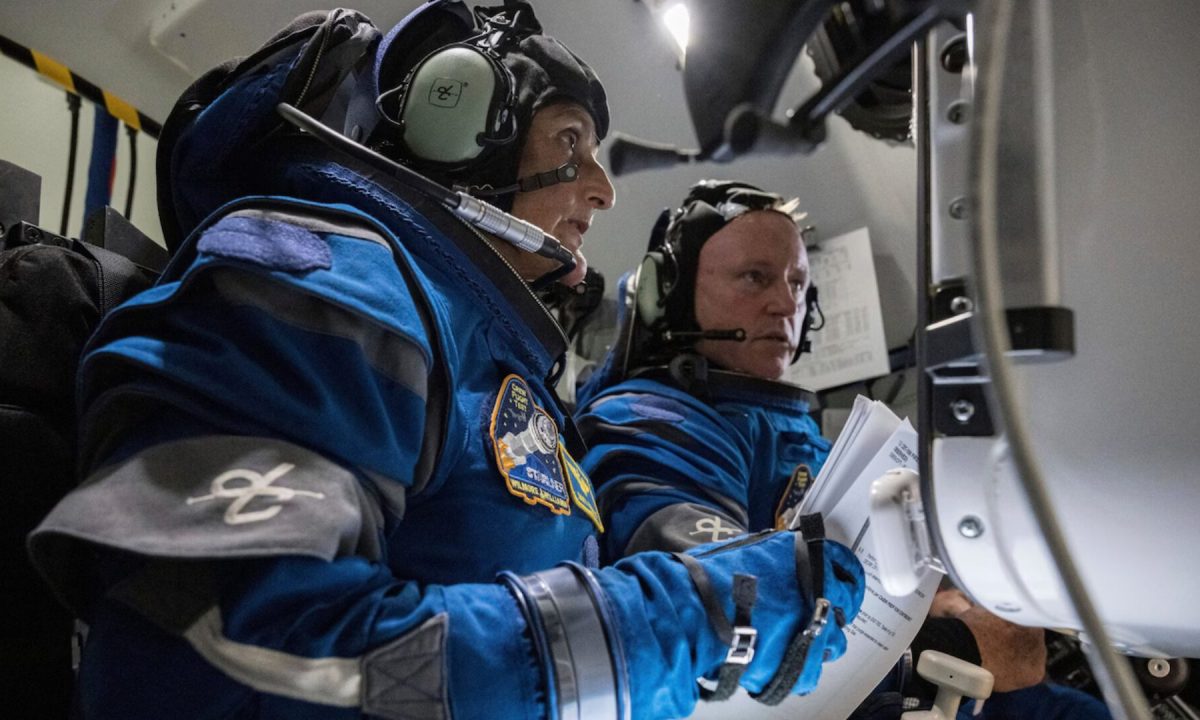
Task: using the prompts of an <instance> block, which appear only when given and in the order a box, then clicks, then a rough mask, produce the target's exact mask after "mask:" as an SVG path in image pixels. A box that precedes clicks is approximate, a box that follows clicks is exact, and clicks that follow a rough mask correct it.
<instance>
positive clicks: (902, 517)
mask: <svg viewBox="0 0 1200 720" xmlns="http://www.w3.org/2000/svg"><path fill="white" fill-rule="evenodd" d="M924 518H925V515H924V510H923V508H922V506H921V490H920V478H919V476H918V475H917V474H916V473H915V472H913V471H912V470H909V469H907V468H894V469H892V470H888V471H887V472H886V473H884V474H883V475H881V476H880V477H879V478H877V479H876V480H875V482H873V483H872V484H871V529H872V533H871V534H872V536H873V538H874V544H875V557H876V559H877V560H878V561H879V579H880V581H881V582H882V583H883V589H884V590H886V591H887V593H888V594H889V595H892V596H894V597H904V596H906V595H909V594H911V593H912V592H913V591H914V590H916V589H917V586H918V585H919V584H920V582H921V578H922V577H924V575H925V572H926V570H925V568H926V567H927V566H928V564H929V563H928V559H927V558H926V554H925V552H924V550H923V548H922V547H921V543H920V542H919V538H918V537H917V536H916V533H918V532H925V527H924Z"/></svg>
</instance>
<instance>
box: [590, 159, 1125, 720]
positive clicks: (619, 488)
mask: <svg viewBox="0 0 1200 720" xmlns="http://www.w3.org/2000/svg"><path fill="white" fill-rule="evenodd" d="M797 205H798V201H797V200H785V199H784V198H783V197H781V196H779V195H776V194H774V193H769V192H764V191H763V190H761V189H759V188H757V187H755V186H752V185H749V184H747V183H743V182H738V181H722V180H705V181H701V182H698V183H696V184H695V185H693V186H692V188H691V189H690V190H689V192H688V195H687V197H686V198H685V199H684V201H683V203H682V204H681V205H680V206H679V207H678V208H676V209H674V210H669V211H664V213H663V215H662V216H660V218H659V222H658V223H657V224H656V226H655V228H654V230H653V232H652V233H651V240H650V245H649V248H648V251H647V254H646V256H645V258H644V260H643V262H642V264H641V266H640V267H639V269H638V272H637V274H636V276H628V277H627V279H626V280H625V281H624V287H623V288H622V290H621V295H622V296H623V297H624V298H625V300H626V303H625V304H624V305H623V306H622V316H621V318H620V322H619V323H618V324H619V331H618V336H619V339H618V342H617V343H616V344H615V346H614V349H613V350H612V351H611V352H610V353H609V355H608V356H607V357H606V358H605V360H604V362H603V363H602V365H601V367H600V368H599V369H598V370H597V372H596V373H595V374H594V375H593V376H592V378H590V379H589V381H588V382H587V384H586V385H585V386H584V387H583V388H581V390H580V392H579V398H580V400H579V410H578V412H577V415H576V422H577V423H578V425H579V427H580V430H581V431H582V432H583V434H584V438H585V440H586V441H587V443H588V445H589V451H588V453H587V455H585V456H584V459H583V460H582V461H581V465H582V466H583V469H584V471H585V472H587V473H588V475H589V476H590V477H591V478H592V481H593V483H594V484H595V486H596V496H597V506H598V507H599V509H600V516H601V519H602V521H603V522H604V523H605V525H606V526H608V529H609V531H608V532H607V533H606V534H605V536H604V543H603V548H602V557H603V559H604V561H605V562H614V561H617V560H619V559H620V558H623V557H626V556H628V555H631V554H634V553H639V552H645V551H647V550H675V551H678V550H683V549H687V548H690V547H693V546H695V545H697V544H699V543H704V542H711V541H714V540H723V539H727V538H730V537H736V536H739V535H741V534H743V533H746V532H750V531H756V530H761V529H762V528H769V527H784V526H786V525H787V523H788V521H789V520H790V513H791V512H792V509H793V508H794V507H795V506H796V505H797V504H798V502H799V501H800V499H801V498H802V497H803V495H804V491H805V489H806V487H807V485H808V483H809V481H810V480H811V479H812V478H813V477H815V475H816V473H818V472H819V471H820V468H821V465H822V464H823V463H824V462H825V459H826V457H827V456H828V453H829V449H830V444H829V442H828V441H827V440H825V439H824V438H822V437H821V436H820V432H819V429H818V428H817V425H816V423H815V422H814V421H813V420H812V418H811V417H810V415H809V411H810V408H811V407H813V405H812V403H813V402H814V401H815V397H814V396H813V395H812V394H811V393H809V392H807V391H805V390H803V389H801V388H798V387H796V386H793V385H791V384H789V383H786V382H782V381H779V380H778V379H779V378H780V377H781V376H782V375H783V374H784V371H785V370H786V369H787V367H788V366H789V365H790V364H791V363H793V362H795V360H796V359H798V357H799V355H800V353H801V352H802V351H803V350H804V349H805V347H806V343H807V341H808V334H809V331H810V330H811V329H812V327H813V325H814V319H815V318H814V315H816V314H817V313H819V310H818V305H817V294H816V290H815V288H814V286H813V284H812V282H811V278H810V277H809V267H808V257H807V252H806V250H805V247H804V244H803V242H802V239H801V234H800V231H799V226H798V221H799V220H800V219H802V218H803V217H804V216H803V214H801V213H798V212H797ZM818 327H819V326H818ZM938 598H939V600H937V601H935V613H934V614H935V615H937V616H938V617H935V618H933V619H931V620H928V621H927V622H926V624H925V625H924V626H923V628H922V631H921V632H920V633H919V635H918V638H917V640H916V642H915V643H914V647H913V651H914V653H915V654H919V652H920V651H921V650H922V649H925V648H930V649H937V650H941V651H943V652H950V653H951V654H955V655H957V656H960V657H964V658H966V659H968V660H971V661H973V662H975V663H981V664H984V665H985V666H986V667H988V668H989V669H990V670H992V671H993V674H994V675H995V677H996V688H997V690H998V691H1000V692H997V693H996V694H995V695H994V696H993V698H992V699H991V700H989V701H988V702H986V703H985V704H984V707H983V717H986V718H992V720H999V719H1004V718H1033V717H1037V718H1048V719H1051V718H1053V719H1057V720H1085V719H1088V718H1105V717H1107V716H1108V714H1107V712H1106V711H1105V710H1104V708H1103V705H1102V704H1101V703H1100V702H1099V701H1098V700H1096V699H1095V698H1091V697H1090V696H1086V695H1083V694H1082V693H1079V692H1078V691H1075V690H1072V689H1069V688H1063V687H1058V686H1050V685H1047V684H1045V683H1040V682H1039V681H1040V680H1041V679H1042V675H1043V674H1044V667H1045V655H1046V649H1045V644H1044V641H1043V640H1042V635H1041V633H1042V631H1041V630H1039V629H1029V628H1019V627H1017V626H1015V625H1012V624H1011V623H1006V622H1004V621H1002V620H1000V619H999V618H995V617H994V616H991V615H990V614H988V613H986V612H985V611H983V610H982V608H977V607H973V606H972V604H971V603H970V601H969V600H967V599H966V597H965V596H964V595H962V594H961V593H959V592H957V591H948V592H947V593H939V595H938ZM1039 650H1040V655H1039ZM899 670H900V672H897V673H896V674H895V676H894V677H890V678H888V679H886V680H885V682H884V683H882V684H881V685H880V687H879V688H878V691H877V692H876V693H874V694H873V695H872V696H871V697H870V698H868V699H867V701H866V702H864V703H863V706H862V708H860V710H859V712H858V713H856V714H855V716H854V717H855V718H864V719H865V718H870V719H871V720H884V719H886V718H895V717H897V716H898V715H899V713H900V710H901V701H902V696H901V694H900V693H899V692H898V691H899V690H902V689H904V690H910V691H911V690H914V689H915V690H917V692H916V694H917V695H920V694H922V693H928V695H929V698H928V699H930V700H931V699H932V686H928V685H927V684H925V682H924V681H923V680H919V681H918V684H917V685H911V684H909V683H902V682H901V681H900V676H902V675H903V674H904V673H903V668H900V669H899ZM875 680H877V679H871V678H864V682H866V683H871V682H875ZM901 684H903V685H904V686H905V687H903V688H902V687H900V685H901ZM1010 691H1017V692H1010ZM972 711H973V709H972V708H969V707H968V706H964V710H963V712H964V713H966V714H969V713H970V712H972Z"/></svg>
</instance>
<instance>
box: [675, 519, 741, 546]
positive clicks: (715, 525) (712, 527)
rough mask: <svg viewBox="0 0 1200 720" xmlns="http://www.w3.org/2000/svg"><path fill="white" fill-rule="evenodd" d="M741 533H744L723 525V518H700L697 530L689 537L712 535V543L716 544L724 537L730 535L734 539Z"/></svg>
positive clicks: (697, 522)
mask: <svg viewBox="0 0 1200 720" xmlns="http://www.w3.org/2000/svg"><path fill="white" fill-rule="evenodd" d="M741 532H742V531H741V530H738V529H737V528H731V527H725V526H724V525H722V524H721V518H719V517H717V516H716V515H714V516H712V517H706V518H700V519H699V520H697V521H696V529H695V530H693V531H692V532H690V533H688V535H699V534H700V533H710V534H711V535H712V542H716V541H718V540H720V539H721V536H722V535H729V536H730V537H732V536H734V535H737V534H739V533H741Z"/></svg>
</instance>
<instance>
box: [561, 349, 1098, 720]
mask: <svg viewBox="0 0 1200 720" xmlns="http://www.w3.org/2000/svg"><path fill="white" fill-rule="evenodd" d="M613 362H614V359H613V358H611V357H610V358H607V359H606V363H605V364H604V365H603V366H602V368H601V369H600V370H599V371H598V372H597V374H596V376H594V378H593V380H592V381H591V382H589V383H588V384H587V385H586V386H585V387H584V388H581V390H580V398H581V402H580V408H579V410H578V412H577V413H576V422H577V423H578V425H579V427H580V430H581V431H582V432H583V435H584V438H585V440H586V441H587V443H588V447H589V450H588V453H587V455H585V456H584V459H583V461H582V462H581V465H582V466H583V469H584V470H585V471H586V472H587V473H588V475H589V476H590V477H591V478H592V481H593V482H594V483H595V486H596V495H597V498H598V504H599V506H600V510H601V517H602V519H603V521H604V523H605V525H606V526H607V527H608V532H607V533H606V535H605V536H604V542H603V546H602V549H603V553H602V555H603V558H604V561H605V562H612V561H615V560H617V559H619V558H621V557H624V556H626V555H628V554H630V553H636V552H644V551H646V550H681V549H685V548H688V547H691V546H692V545H694V544H696V543H701V542H712V541H716V540H724V539H728V538H730V537H732V536H734V535H736V534H739V533H741V532H747V531H755V530H760V529H762V528H765V527H774V526H775V525H776V523H777V522H779V521H780V520H781V519H783V518H782V516H783V514H784V512H785V511H786V510H787V509H789V508H790V507H794V506H795V505H796V504H797V503H798V502H799V500H800V499H801V498H802V497H803V493H804V489H805V486H806V483H807V482H808V481H810V480H811V479H815V477H816V475H817V474H818V473H819V472H820V469H821V466H822V465H823V464H824V462H825V460H826V458H827V457H828V455H829V450H830V443H829V441H828V440H826V439H825V438H823V437H821V435H820V433H819V430H818V428H817V425H816V423H815V422H814V421H813V420H812V418H811V416H810V415H809V414H808V413H809V410H810V407H811V406H812V405H811V402H812V401H811V399H810V396H809V394H808V393H806V392H805V391H802V390H800V389H799V388H796V387H794V386H792V385H789V384H787V383H774V382H770V381H766V380H761V379H758V378H753V377H748V376H744V375H734V374H728V373H721V372H712V371H710V377H711V378H712V380H711V381H710V382H709V383H707V385H706V386H705V387H704V389H703V390H701V391H699V392H701V393H703V394H698V393H696V392H688V391H685V390H684V389H682V387H681V385H680V381H678V380H675V379H672V377H671V375H670V373H669V371H667V370H666V369H665V368H662V369H654V370H651V371H645V370H643V371H642V372H640V373H635V375H634V377H633V378H632V379H626V380H621V381H616V382H614V381H612V380H611V374H612V363H613ZM944 650H947V651H952V650H951V649H950V648H944ZM972 652H975V653H977V652H978V651H977V650H974V649H973V650H972ZM894 685H895V679H894V678H889V680H888V681H885V683H884V684H882V685H881V686H880V687H879V688H877V690H876V692H877V693H887V694H886V695H884V694H880V695H873V696H872V697H871V698H868V700H867V701H865V702H864V707H863V708H862V710H860V712H859V713H858V714H856V715H855V716H854V717H855V718H857V719H860V720H892V719H894V718H898V717H899V716H900V713H901V706H900V702H899V700H900V697H899V696H898V695H895V699H896V701H895V702H894V703H893V702H890V701H886V700H887V699H888V698H890V697H892V693H890V692H889V691H894V690H897V689H898V688H895V687H893V686H894ZM973 712H974V705H973V704H971V703H964V705H963V709H962V710H961V711H960V713H959V717H960V718H967V717H982V718H985V719H988V720H1015V719H1017V718H1033V717H1037V718H1062V719H1063V720H1106V719H1107V718H1109V717H1110V715H1109V713H1108V711H1107V709H1106V708H1105V707H1104V704H1103V703H1102V702H1101V701H1099V700H1097V699H1096V698H1094V697H1092V696H1090V695H1087V694H1085V693H1083V692H1081V691H1078V690H1075V689H1073V688H1068V687H1064V686H1061V685H1055V684H1052V683H1041V684H1038V685H1035V686H1032V687H1029V688H1024V689H1022V690H1018V691H1014V692H1005V693H997V694H995V695H994V696H993V697H991V698H989V699H988V700H987V701H986V702H985V703H984V705H983V708H982V711H981V713H980V714H979V715H978V716H975V715H973Z"/></svg>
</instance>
